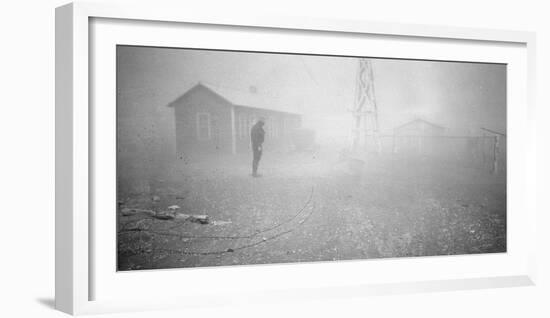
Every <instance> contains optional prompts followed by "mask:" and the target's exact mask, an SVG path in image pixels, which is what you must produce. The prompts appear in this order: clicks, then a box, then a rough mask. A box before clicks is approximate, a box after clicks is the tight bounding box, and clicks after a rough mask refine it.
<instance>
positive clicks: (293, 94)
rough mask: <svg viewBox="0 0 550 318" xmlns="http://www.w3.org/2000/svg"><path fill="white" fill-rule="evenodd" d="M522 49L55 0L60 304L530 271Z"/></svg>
mask: <svg viewBox="0 0 550 318" xmlns="http://www.w3.org/2000/svg"><path fill="white" fill-rule="evenodd" d="M533 45H534V35H533V34H532V33H528V32H514V31H497V30H474V29H463V28H449V27H431V26H419V25H400V24H381V23H369V22H363V21H336V20H315V19H310V20H299V19H292V18H288V17H251V16H245V15H243V16H239V17H237V16H232V17H227V16H225V17H224V16H214V15H197V14H196V15H192V14H190V13H188V12H187V11H184V10H174V8H150V7H146V6H143V7H141V6H132V7H116V6H109V5H98V4H87V3H77V4H70V5H67V6H64V7H60V8H58V9H57V12H56V308H58V309H60V310H62V311H65V312H69V313H73V314H80V313H96V312H109V311H120V310H142V309H154V308H164V307H172V306H178V307H185V306H197V305H209V304H225V303H235V302H239V301H244V300H243V299H245V300H246V301H248V302H249V301H264V300H265V299H272V298H276V299H281V300H284V299H309V298H312V297H313V298H323V297H329V298H330V297H346V296H350V295H370V294H388V293H403V292H409V291H437V290H453V289H469V288H489V287H507V286H523V285H529V284H533V279H534V271H533V268H534V265H533V264H534V254H535V253H534V251H533V250H532V247H533V246H534V245H533V244H532V242H533V238H534V224H535V215H536V210H535V206H534V203H533V200H532V196H533V193H532V191H529V189H530V188H532V187H534V168H533V165H532V162H533V161H534V156H533V148H534V145H533V132H534V130H533V125H532V119H533V118H534V110H533V100H532V98H533V89H534V88H533V87H534V75H533V74H534V73H533V72H534V63H535V61H534V56H533ZM182 286H185V288H182ZM205 296H208V297H205Z"/></svg>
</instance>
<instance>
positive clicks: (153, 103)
mask: <svg viewBox="0 0 550 318" xmlns="http://www.w3.org/2000/svg"><path fill="white" fill-rule="evenodd" d="M372 61H373V62H372V63H373V70H374V77H375V89H376V98H377V103H378V108H379V120H380V126H381V129H382V130H385V131H388V130H391V129H392V128H393V127H395V126H397V125H399V124H402V123H404V122H406V121H408V120H412V119H414V118H416V117H420V118H424V119H427V120H430V121H433V122H434V123H437V124H440V125H443V126H445V127H448V128H449V131H451V132H452V131H462V132H464V131H468V130H471V129H475V128H478V127H487V128H490V129H495V130H499V131H505V129H506V67H505V66H504V65H495V64H473V63H451V62H427V61H411V60H390V59H373V60H372ZM118 63H119V64H118V71H119V73H118V76H119V82H118V84H119V87H118V88H119V93H120V94H122V95H121V96H123V97H125V98H127V100H125V101H126V102H127V103H126V105H127V106H123V107H127V109H121V110H122V111H123V112H125V111H128V112H133V111H134V110H136V109H133V108H134V107H153V108H155V109H159V110H161V109H163V107H165V106H166V105H167V104H168V103H169V102H171V101H172V100H174V99H175V98H177V97H178V96H180V95H181V94H183V93H184V92H185V91H186V90H187V89H189V88H191V87H192V86H193V85H195V84H196V83H197V82H199V81H202V82H205V83H207V84H210V85H211V86H214V87H215V86H223V87H226V88H231V89H235V90H243V91H246V90H248V88H249V87H250V86H251V85H254V86H256V87H257V88H258V94H260V95H262V96H266V98H267V99H270V100H275V101H276V102H275V103H274V104H273V105H274V108H277V107H278V108H281V106H280V105H284V106H283V107H282V108H285V109H284V110H287V111H289V110H290V111H294V112H299V113H302V114H304V116H305V117H310V118H321V117H322V118H334V119H335V120H338V119H343V118H345V119H348V118H350V116H351V115H350V114H349V112H348V110H349V109H350V108H351V107H352V105H353V100H354V94H355V92H354V91H355V79H356V72H357V67H358V63H357V59H355V58H344V57H326V56H322V57H319V56H303V55H286V54H265V53H241V52H223V51H204V50H186V49H165V48H144V47H143V48H140V47H120V48H119V51H118ZM249 106H254V105H249ZM306 122H307V119H306Z"/></svg>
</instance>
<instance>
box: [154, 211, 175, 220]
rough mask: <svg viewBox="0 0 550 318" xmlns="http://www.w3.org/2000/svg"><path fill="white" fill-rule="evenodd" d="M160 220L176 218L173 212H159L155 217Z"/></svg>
mask: <svg viewBox="0 0 550 318" xmlns="http://www.w3.org/2000/svg"><path fill="white" fill-rule="evenodd" d="M154 217H155V218H157V219H159V220H173V219H174V218H175V216H174V213H173V212H172V211H159V212H157V213H156V214H155V215H154Z"/></svg>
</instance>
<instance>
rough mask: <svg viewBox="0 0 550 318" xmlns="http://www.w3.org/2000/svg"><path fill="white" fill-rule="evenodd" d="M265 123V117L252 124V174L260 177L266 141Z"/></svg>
mask: <svg viewBox="0 0 550 318" xmlns="http://www.w3.org/2000/svg"><path fill="white" fill-rule="evenodd" d="M264 124H265V120H264V119H263V118H260V119H258V121H257V122H256V124H255V125H254V126H252V129H251V130H250V141H251V143H252V154H253V159H252V176H253V177H254V178H257V177H260V176H261V175H259V174H258V165H259V164H260V159H261V158H262V150H263V149H262V144H263V143H264V136H265V131H264V128H263V127H264Z"/></svg>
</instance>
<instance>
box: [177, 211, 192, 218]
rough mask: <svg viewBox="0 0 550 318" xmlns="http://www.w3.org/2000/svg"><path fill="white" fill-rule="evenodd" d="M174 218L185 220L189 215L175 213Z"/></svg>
mask: <svg viewBox="0 0 550 318" xmlns="http://www.w3.org/2000/svg"><path fill="white" fill-rule="evenodd" d="M174 217H175V218H176V219H178V220H187V219H188V218H189V217H190V215H189V214H185V213H179V212H176V213H175V214H174Z"/></svg>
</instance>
